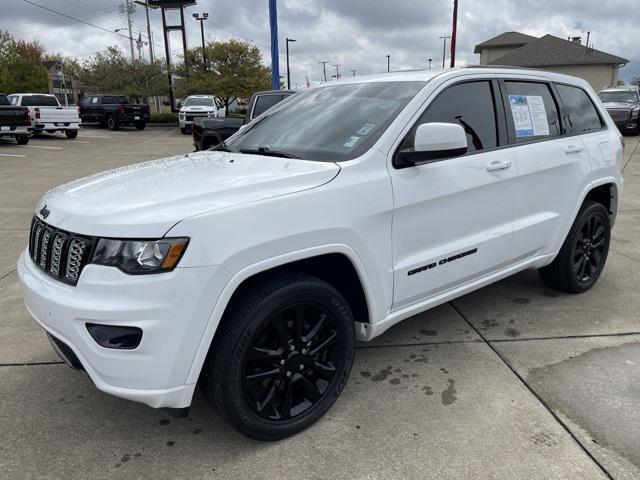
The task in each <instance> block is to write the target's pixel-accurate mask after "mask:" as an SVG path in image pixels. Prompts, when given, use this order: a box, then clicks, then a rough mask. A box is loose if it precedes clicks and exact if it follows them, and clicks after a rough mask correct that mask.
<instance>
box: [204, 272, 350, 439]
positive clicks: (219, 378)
mask: <svg viewBox="0 0 640 480" xmlns="http://www.w3.org/2000/svg"><path fill="white" fill-rule="evenodd" d="M218 328H219V330H220V331H219V332H217V333H216V337H215V338H214V341H213V344H212V346H211V349H210V351H209V355H208V356H207V359H206V361H205V364H204V365H203V367H202V374H201V378H200V386H201V388H202V391H203V393H204V395H205V397H206V398H207V400H208V401H209V403H210V404H211V405H212V406H213V407H214V409H215V410H217V411H218V412H219V413H220V415H221V416H222V417H223V418H224V419H225V420H226V421H227V422H228V423H230V424H231V425H232V426H233V427H235V428H236V429H237V430H239V431H240V432H241V433H243V434H244V435H247V436H248V437H251V438H254V439H257V440H264V441H273V440H279V439H282V438H286V437H289V436H291V435H294V434H296V433H298V432H300V431H302V430H304V429H305V428H307V427H309V426H310V425H312V424H313V423H314V422H316V421H317V420H318V419H320V418H321V417H322V416H323V415H324V414H325V413H326V412H327V410H329V408H331V405H333V403H334V402H335V401H336V399H337V398H338V396H339V395H340V393H341V392H342V389H343V388H344V386H345V384H346V382H347V379H348V378H349V373H350V372H351V365H352V363H353V357H354V353H355V330H354V319H353V315H352V313H351V309H350V308H349V305H348V303H347V302H346V300H345V299H344V297H343V296H342V295H341V294H340V292H338V291H337V290H336V289H335V288H334V287H333V286H332V285H330V284H328V283H327V282H324V281H323V280H320V279H318V278H316V277H313V276H311V275H307V274H304V273H299V272H279V273H274V274H272V275H266V276H264V277H262V278H260V279H256V280H255V281H250V282H249V284H247V285H246V286H244V287H243V288H242V290H241V292H239V293H238V294H237V295H235V296H234V299H233V300H232V302H231V303H230V305H229V306H228V307H227V311H226V312H225V314H224V316H223V319H222V324H221V326H219V327H218Z"/></svg>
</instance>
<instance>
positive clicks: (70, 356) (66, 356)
mask: <svg viewBox="0 0 640 480" xmlns="http://www.w3.org/2000/svg"><path fill="white" fill-rule="evenodd" d="M47 337H49V342H51V346H52V347H53V349H54V351H55V352H56V353H57V354H58V356H59V357H60V358H61V359H62V361H64V363H66V364H67V365H69V366H70V367H71V368H75V369H76V370H84V367H83V366H82V362H80V359H79V358H78V357H77V355H76V354H75V353H74V352H73V350H71V347H69V345H67V344H66V343H64V342H63V341H62V340H60V339H59V338H58V337H54V336H53V335H51V334H50V333H48V332H47Z"/></svg>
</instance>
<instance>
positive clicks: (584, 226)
mask: <svg viewBox="0 0 640 480" xmlns="http://www.w3.org/2000/svg"><path fill="white" fill-rule="evenodd" d="M610 241H611V222H610V220H609V212H608V211H607V209H606V208H605V207H604V205H602V204H601V203H598V202H594V201H592V200H587V201H585V202H584V204H583V205H582V207H581V208H580V211H579V212H578V215H577V217H576V219H575V221H574V222H573V225H572V226H571V230H569V234H568V235H567V238H566V239H565V241H564V243H563V244H562V248H561V249H560V252H559V253H558V256H557V257H556V258H555V260H554V261H553V262H552V263H551V264H549V265H547V266H546V267H542V268H541V269H539V270H538V273H539V274H540V278H541V279H542V281H543V282H544V283H545V284H547V285H548V286H549V287H551V288H554V289H556V290H562V291H564V292H568V293H582V292H586V291H587V290H589V289H590V288H591V287H592V286H593V285H594V284H595V283H596V281H597V280H598V278H599V277H600V274H601V273H602V270H603V268H604V265H605V262H606V261H607V255H608V253H609V242H610Z"/></svg>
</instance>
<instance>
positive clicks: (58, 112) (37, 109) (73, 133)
mask: <svg viewBox="0 0 640 480" xmlns="http://www.w3.org/2000/svg"><path fill="white" fill-rule="evenodd" d="M9 101H10V102H11V105H16V106H19V107H28V108H29V113H30V114H31V118H32V119H33V121H32V123H31V132H32V133H42V132H47V133H55V132H58V131H60V132H64V133H65V135H66V136H67V138H76V137H77V136H78V129H79V128H80V109H79V108H78V107H75V106H74V107H63V106H61V105H60V103H59V102H58V99H57V98H56V97H55V95H49V94H44V93H14V94H12V95H9Z"/></svg>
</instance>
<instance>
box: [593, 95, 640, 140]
mask: <svg viewBox="0 0 640 480" xmlns="http://www.w3.org/2000/svg"><path fill="white" fill-rule="evenodd" d="M598 97H600V101H601V102H602V104H603V105H604V108H606V109H607V112H609V115H611V118H613V121H614V122H615V123H616V126H617V127H618V128H619V129H620V131H621V132H622V133H632V134H634V135H639V134H640V118H639V117H640V93H639V92H638V87H637V86H635V85H619V86H616V87H608V88H605V89H604V90H601V91H600V93H598Z"/></svg>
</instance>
